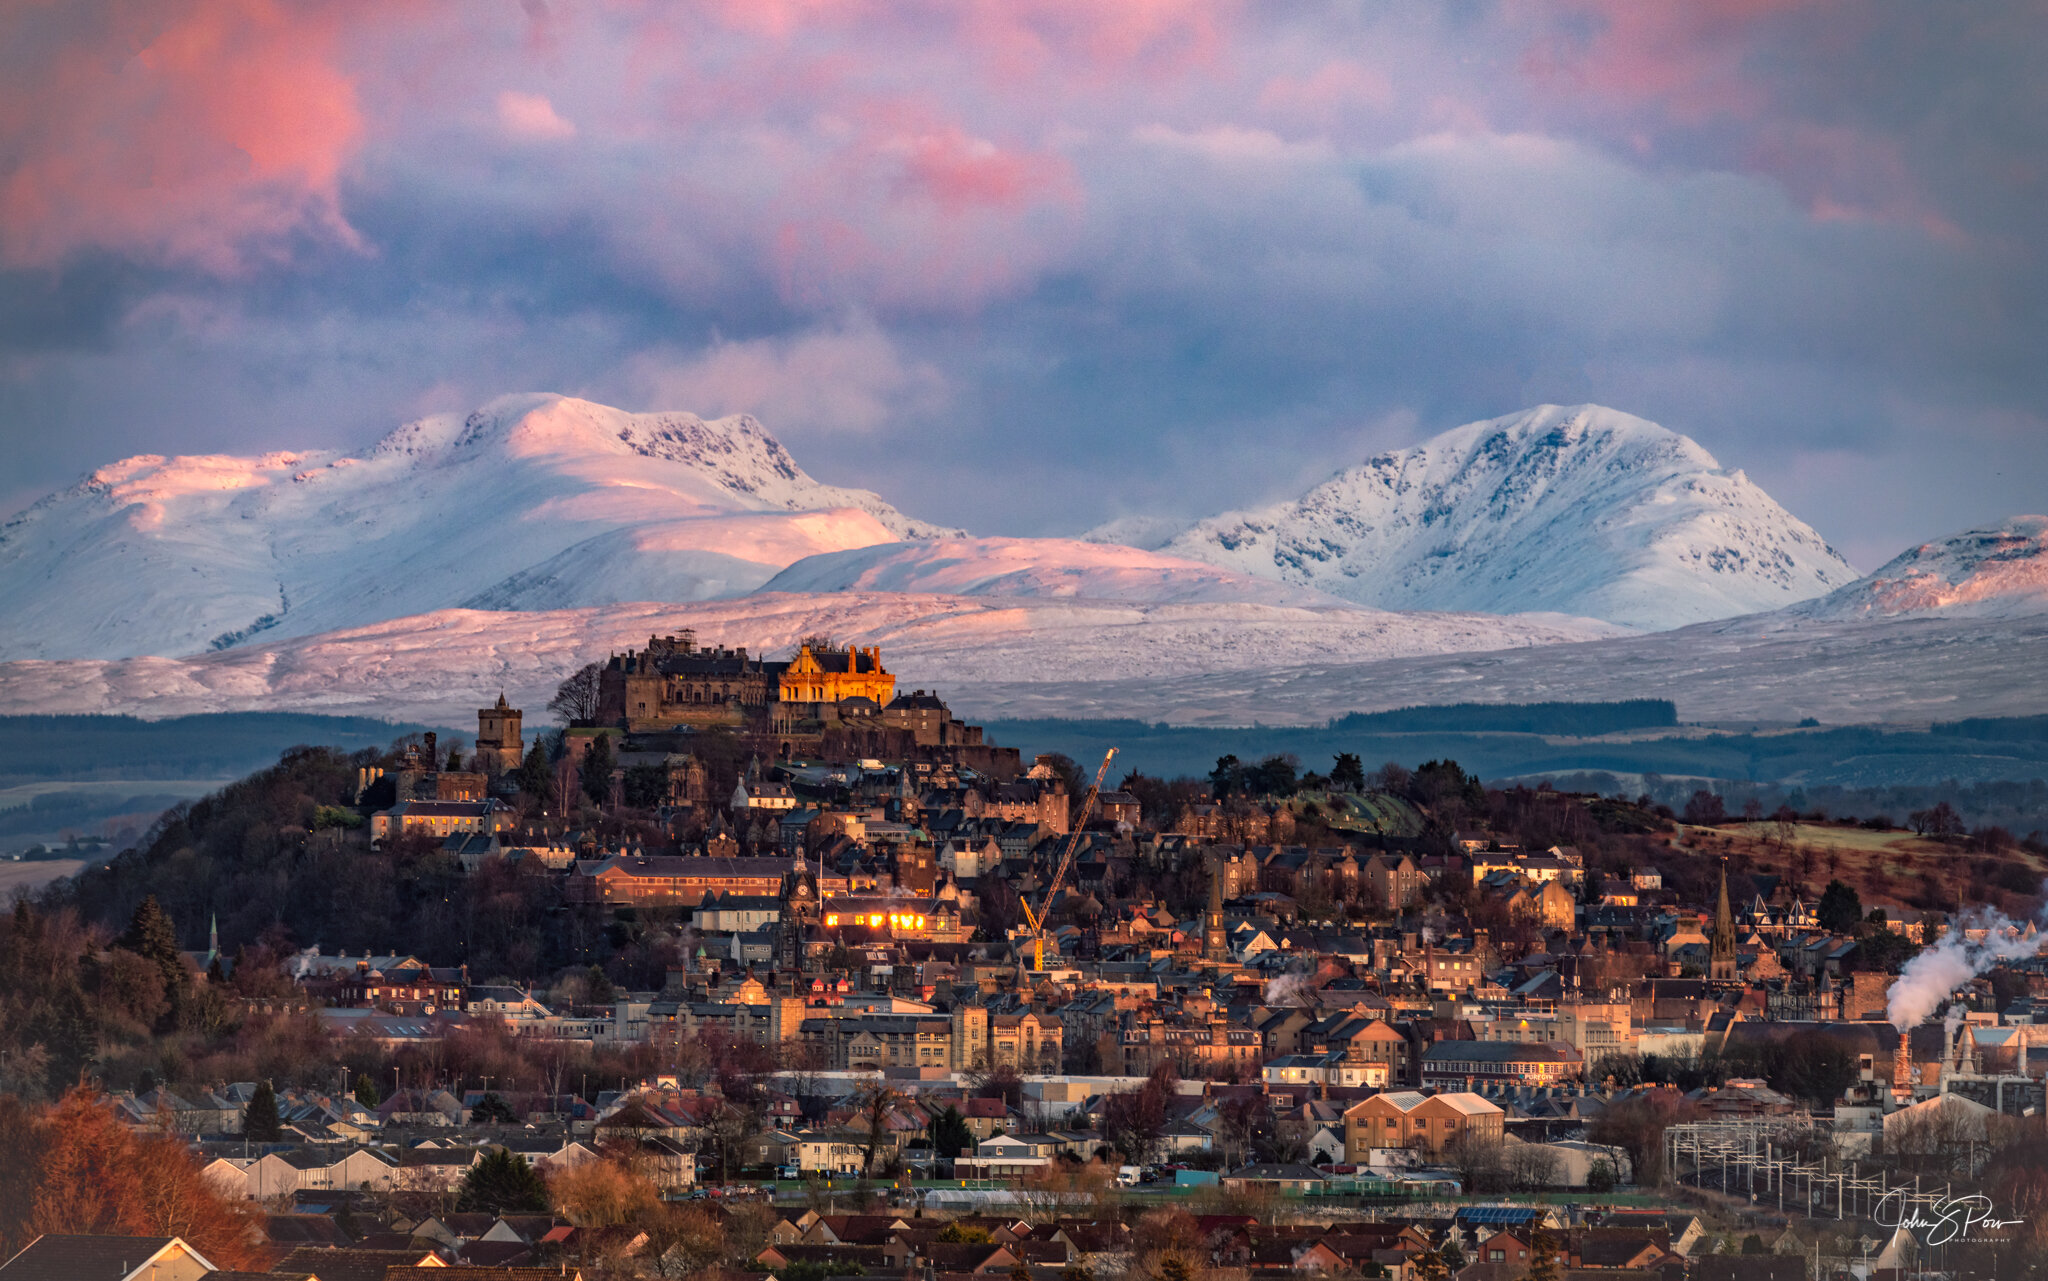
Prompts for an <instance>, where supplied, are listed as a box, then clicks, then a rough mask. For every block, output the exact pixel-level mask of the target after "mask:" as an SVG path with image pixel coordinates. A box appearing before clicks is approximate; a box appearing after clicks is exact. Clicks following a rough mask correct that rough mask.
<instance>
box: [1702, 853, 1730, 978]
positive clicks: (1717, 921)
mask: <svg viewBox="0 0 2048 1281" xmlns="http://www.w3.org/2000/svg"><path fill="white" fill-rule="evenodd" d="M1707 977H1708V978H1710V979H1717V980H1724V981H1731V982H1732V981H1733V980H1734V979H1735V977H1736V975H1735V914H1734V913H1733V912H1731V911H1729V910H1728V864H1727V862H1726V861H1725V860H1724V861H1723V862H1722V864H1721V897H1720V899H1719V900H1718V901H1716V902H1715V904H1714V938H1713V947H1712V951H1711V953H1710V954H1709V961H1708V967H1707Z"/></svg>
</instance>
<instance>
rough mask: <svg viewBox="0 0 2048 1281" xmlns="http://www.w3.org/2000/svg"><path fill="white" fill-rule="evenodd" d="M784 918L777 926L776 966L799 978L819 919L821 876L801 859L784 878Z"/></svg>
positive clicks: (792, 976) (793, 977) (782, 911)
mask: <svg viewBox="0 0 2048 1281" xmlns="http://www.w3.org/2000/svg"><path fill="white" fill-rule="evenodd" d="M781 897H782V906H781V919H780V920H779V921H777V922H776V927H775V966H776V968H777V969H779V970H781V971H782V972H783V973H784V974H787V975H789V976H790V978H791V981H792V982H794V981H795V976H796V975H798V974H800V973H802V972H803V971H804V969H805V963H806V961H807V960H808V956H807V949H806V948H805V946H804V944H805V943H806V941H807V940H808V939H809V938H810V934H811V926H812V925H813V924H815V923H816V922H817V919H818V878H817V877H815V876H813V875H811V865H810V864H809V863H807V862H805V861H804V860H803V859H801V858H799V859H797V860H796V862H795V864H794V865H793V866H792V867H791V868H790V869H789V871H787V872H785V873H784V874H783V877H782V896H781Z"/></svg>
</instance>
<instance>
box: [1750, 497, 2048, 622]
mask: <svg viewBox="0 0 2048 1281" xmlns="http://www.w3.org/2000/svg"><path fill="white" fill-rule="evenodd" d="M1787 612H1789V613H1792V614H1796V615H1800V616H1802V617H1806V618H1840V619H1866V618H1909V617H1925V616H1930V615H1932V616H1946V617H1960V618H2024V617H2029V616H2032V615H2035V614H2048V516H2012V517H2008V518H2007V519H2005V520H2002V521H2000V522H1999V523H1998V524H1996V525H1992V526H1989V527H1988V528H1984V529H1972V530H1969V531H1967V532H1965V533H1961V534H1956V535H1954V536H1953V537H1949V538H1939V539H1936V540H1935V541H1933V542H1931V543H1922V544H1920V545H1919V546H1918V547H1915V548H1912V549H1911V550H1909V551H1907V552H1905V553H1903V554H1901V555H1899V556H1895V557H1893V558H1892V559H1891V560H1890V561H1888V562H1886V564H1885V565H1884V567H1883V568H1881V569H1879V570H1878V571H1877V572H1876V573H1873V574H1871V575H1869V576H1868V577H1866V578H1860V579H1858V580H1856V581H1855V582H1853V583H1851V584H1849V585H1848V586H1847V587H1842V588H1837V589H1836V590H1835V591H1832V592H1830V593H1828V594H1827V595H1826V596H1823V597H1821V598H1820V599H1818V600H1810V601H1806V602H1804V603H1802V604H1799V605H1795V606H1793V607H1792V608H1791V609H1790V610H1789V611H1787Z"/></svg>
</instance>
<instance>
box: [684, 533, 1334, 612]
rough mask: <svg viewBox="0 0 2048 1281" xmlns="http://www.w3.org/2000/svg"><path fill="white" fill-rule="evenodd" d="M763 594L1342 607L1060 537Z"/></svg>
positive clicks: (905, 554)
mask: <svg viewBox="0 0 2048 1281" xmlns="http://www.w3.org/2000/svg"><path fill="white" fill-rule="evenodd" d="M762 590H763V591H770V592H923V593H944V594H949V595H956V596H1053V597H1066V598H1073V597H1081V598H1087V599H1093V600H1117V601H1133V602H1147V603H1161V604H1164V603H1175V602H1179V603H1190V604H1192V603H1216V602H1223V601H1244V602H1247V603H1250V604H1260V605H1320V606H1326V607H1328V606H1335V607H1339V608H1341V607H1343V606H1344V605H1345V602H1343V601H1340V600H1338V599H1336V598H1335V597H1333V596H1328V595H1325V594H1324V593H1322V592H1318V591H1313V590H1310V589H1307V588H1301V587H1290V586H1288V585H1286V584H1284V583H1276V582H1273V581H1271V580H1270V579H1258V578H1253V577H1251V576H1250V575H1249V574H1240V573H1236V572H1233V571H1231V570H1227V569H1220V568H1218V567H1217V566H1215V565H1205V564H1203V563H1202V562H1200V561H1193V560H1184V559H1182V558H1180V557H1178V556H1163V555H1160V554H1159V553H1157V552H1147V551H1139V550H1138V549H1136V548H1134V547H1122V546H1116V545H1114V544H1108V543H1084V542H1079V541H1076V540H1072V539H1064V538H940V539H929V540H925V541H922V542H906V543H883V544H879V545H877V546H873V547H858V548H854V549H851V550H849V551H835V552H825V553H823V554H821V555H817V556H812V557H810V558H808V559H805V560H800V561H798V562H796V563H795V564H794V565H791V566H790V567H789V568H788V569H785V570H783V571H782V572H781V573H780V574H777V575H776V576H775V577H774V578H773V579H771V580H770V581H769V583H768V585H767V586H766V587H764V588H762ZM650 599H651V598H650Z"/></svg>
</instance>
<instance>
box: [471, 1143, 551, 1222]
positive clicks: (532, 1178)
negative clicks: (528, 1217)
mask: <svg viewBox="0 0 2048 1281" xmlns="http://www.w3.org/2000/svg"><path fill="white" fill-rule="evenodd" d="M456 1205H457V1207H458V1208H460V1209H463V1210H468V1211H472V1212H481V1213H484V1214H543V1213H546V1211H547V1208H548V1186H547V1184H546V1183H544V1182H542V1181H541V1177H540V1175H539V1174H537V1173H535V1172H534V1168H533V1167H532V1166H530V1165H528V1164H527V1163H526V1158H525V1157H523V1156H518V1155H515V1154H513V1153H511V1152H507V1151H506V1150H505V1149H503V1148H494V1149H492V1150H491V1152H490V1154H489V1155H488V1156H486V1157H484V1159H483V1160H481V1161H478V1162H477V1163H476V1164H475V1165H473V1166H471V1167H470V1168H469V1173H468V1174H466V1175H464V1176H463V1178H462V1191H461V1193H460V1194H459V1195H458V1196H457V1198H456Z"/></svg>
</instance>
